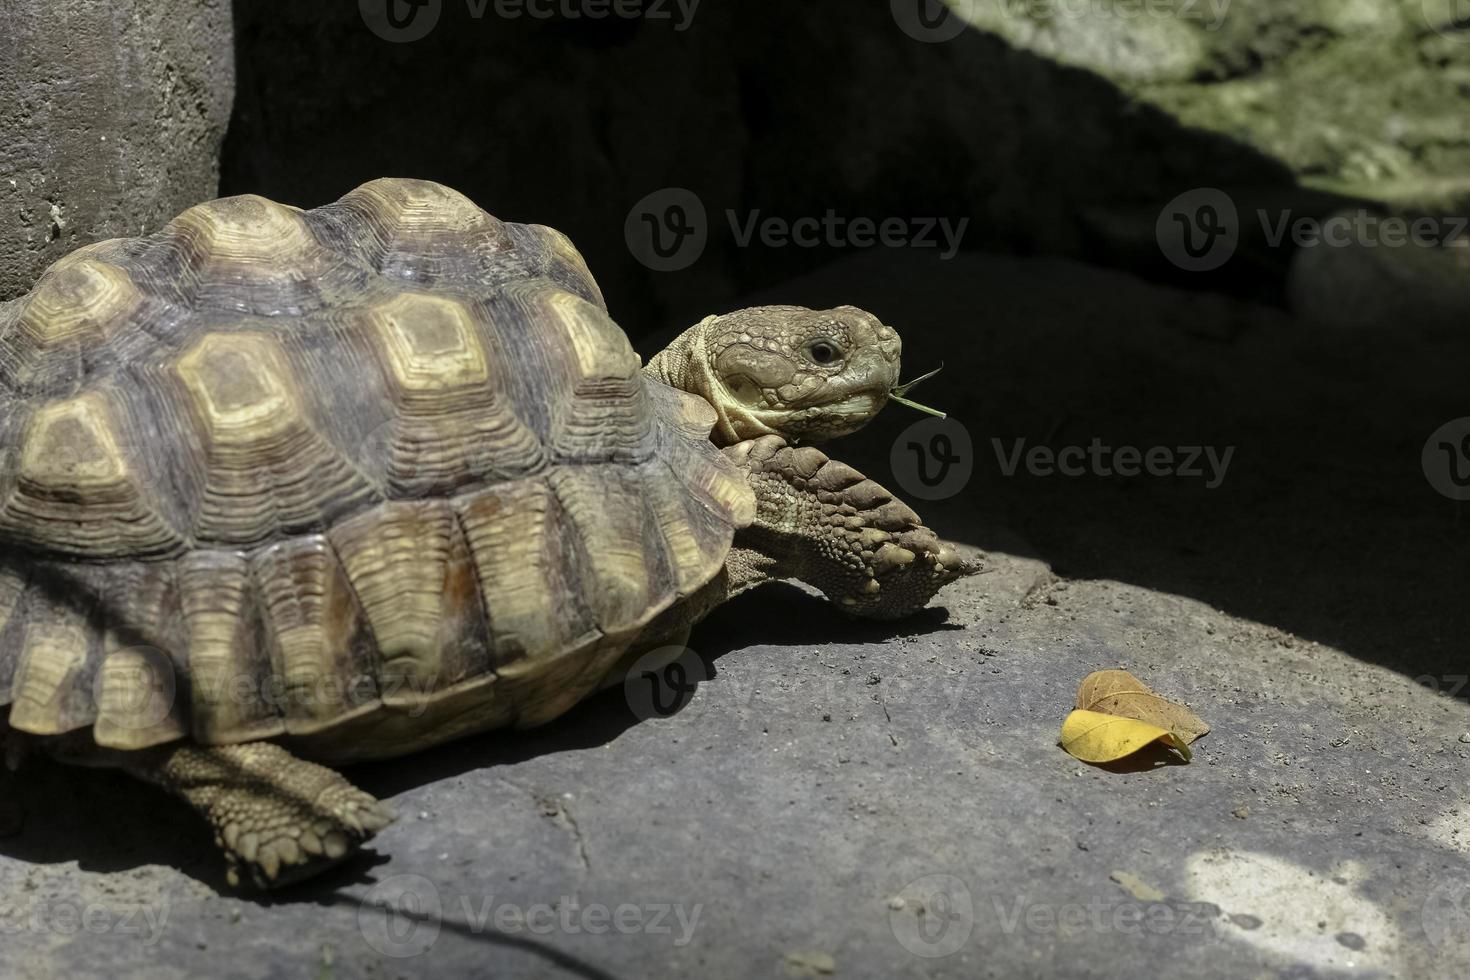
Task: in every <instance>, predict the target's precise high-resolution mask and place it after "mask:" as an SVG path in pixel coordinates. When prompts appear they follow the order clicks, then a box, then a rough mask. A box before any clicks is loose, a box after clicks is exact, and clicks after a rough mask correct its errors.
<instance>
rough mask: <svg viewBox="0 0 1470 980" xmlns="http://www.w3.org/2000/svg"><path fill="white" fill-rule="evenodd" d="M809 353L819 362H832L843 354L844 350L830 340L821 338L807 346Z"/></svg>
mask: <svg viewBox="0 0 1470 980" xmlns="http://www.w3.org/2000/svg"><path fill="white" fill-rule="evenodd" d="M807 353H808V354H810V355H811V357H812V360H814V361H816V362H817V363H818V364H831V363H832V362H833V361H835V360H837V359H838V358H839V357H841V356H842V351H840V350H838V349H837V345H836V344H834V343H832V342H831V341H830V340H819V341H817V342H816V343H814V344H812V345H811V346H810V347H808V348H807Z"/></svg>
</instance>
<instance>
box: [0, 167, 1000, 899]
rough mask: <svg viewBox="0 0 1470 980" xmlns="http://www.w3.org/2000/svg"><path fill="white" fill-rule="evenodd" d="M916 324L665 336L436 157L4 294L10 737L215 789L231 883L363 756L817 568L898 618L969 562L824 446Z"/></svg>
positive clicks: (797, 315)
mask: <svg viewBox="0 0 1470 980" xmlns="http://www.w3.org/2000/svg"><path fill="white" fill-rule="evenodd" d="M899 357H900V341H899V337H898V335H897V333H896V332H895V331H894V330H893V329H892V328H891V327H889V326H886V325H884V324H883V323H882V322H881V321H879V320H878V319H877V318H876V317H874V316H872V315H870V314H868V313H865V312H863V311H861V310H858V309H856V308H853V307H839V308H837V309H833V310H825V311H817V310H809V309H804V308H801V307H794V306H775V307H760V308H754V309H748V310H741V311H737V312H734V313H730V314H727V315H723V316H711V317H708V318H706V319H705V320H703V321H702V322H701V323H699V324H697V325H696V326H694V327H692V328H691V329H689V330H688V331H686V332H685V333H683V334H682V335H681V336H679V337H678V339H677V340H675V341H674V342H673V343H672V344H671V345H670V346H669V347H668V349H667V350H665V351H663V352H662V353H660V354H658V355H657V356H656V357H653V358H652V359H651V360H650V361H649V363H648V364H647V366H644V365H643V364H642V362H641V360H640V358H639V357H638V355H637V354H635V353H634V351H633V349H632V347H631V346H630V344H629V341H628V338H627V337H626V335H625V334H624V333H623V331H622V330H621V329H619V328H618V326H617V325H616V324H615V323H614V322H613V320H612V319H611V318H610V317H609V315H608V312H607V307H606V304H605V303H604V300H603V297H602V293H601V292H600V290H599V288H598V286H597V284H596V282H595V281H594V279H593V277H592V275H591V273H590V272H589V271H588V269H587V266H586V264H585V262H584V260H583V259H582V257H581V256H580V255H579V254H578V252H577V250H576V249H575V248H574V247H573V245H572V243H571V242H570V241H569V240H568V239H567V238H566V237H565V236H564V235H562V234H561V233H559V232H557V231H554V230H553V229H551V228H548V227H544V226H540V225H534V224H516V223H512V222H506V221H501V220H498V219H496V218H494V217H492V216H491V215H490V214H488V213H486V212H485V211H483V210H481V209H480V208H479V207H478V206H476V205H475V204H474V203H473V202H472V201H470V200H469V199H468V198H466V197H465V196H463V195H461V194H459V193H457V192H456V191H453V190H451V189H449V188H447V187H444V186H442V185H439V184H436V183H432V182H428V181H420V180H406V179H382V180H375V181H372V182H370V183H367V184H364V185H363V186H361V187H359V188H357V189H355V190H353V191H352V192H350V193H348V194H347V195H346V196H345V197H343V198H342V199H341V200H339V201H337V202H335V203H333V204H330V205H327V206H324V207H320V208H317V209H315V210H310V211H303V210H300V209H297V208H293V207H289V206H285V205H282V204H277V203H274V202H272V201H270V200H267V199H265V198H263V197H259V196H254V195H245V196H239V197H229V198H223V199H220V200H215V201H210V202H207V203H204V204H200V205H197V206H195V207H193V208H190V209H189V210H187V211H185V212H184V213H183V214H181V215H179V216H178V217H177V218H175V219H174V220H173V221H171V222H169V223H168V224H167V225H166V226H165V227H163V228H162V230H160V231H158V232H157V233H155V234H152V235H148V236H146V237H140V238H133V239H116V240H111V241H105V242H99V243H96V244H93V245H89V246H87V247H84V248H82V249H80V250H78V251H76V252H73V253H72V254H70V255H68V256H66V257H64V258H63V259H61V260H60V261H58V262H57V263H56V264H55V265H54V266H52V267H51V268H50V269H49V270H47V272H46V273H45V274H44V275H43V276H42V277H41V279H40V280H39V281H38V283H37V284H36V286H35V288H34V289H33V290H32V291H31V292H30V293H28V294H27V295H25V296H23V297H21V298H19V299H17V300H14V301H12V302H10V303H7V304H4V305H0V740H3V742H4V750H5V756H6V760H7V763H9V767H10V768H11V769H14V768H15V766H16V765H17V763H18V760H19V759H21V757H22V756H24V755H25V754H27V753H29V752H31V751H39V752H42V753H44V754H47V755H50V756H52V757H55V758H57V759H60V760H62V761H64V762H71V763H77V764H85V765H101V766H110V767H118V768H121V769H124V770H126V771H128V772H129V773H132V774H134V775H136V776H138V777H141V778H142V779H144V780H147V781H149V782H152V783H154V784H157V785H159V786H161V787H163V788H165V789H166V790H169V791H171V792H172V793H173V794H175V795H177V796H179V797H181V798H182V799H183V800H184V801H186V802H187V803H189V804H191V805H192V806H193V808H194V809H195V810H197V811H198V812H199V813H200V814H201V815H202V816H203V817H204V818H205V819H206V820H207V821H208V822H209V824H210V825H211V826H212V828H213V830H214V834H215V840H216V843H217V844H218V846H219V847H220V849H221V850H222V851H223V853H224V855H225V858H226V861H227V872H228V874H227V878H228V881H229V882H230V884H232V885H239V884H241V883H242V872H243V877H244V878H248V880H249V882H252V883H254V884H256V885H258V886H261V887H272V886H276V885H279V884H283V883H285V882H288V881H294V880H299V879H301V878H303V877H307V876H309V875H312V874H315V873H317V872H318V871H320V870H322V869H323V868H325V867H327V866H329V865H331V864H333V863H336V862H338V861H340V860H342V859H344V858H345V857H346V856H347V855H348V854H350V853H351V852H352V851H353V850H354V849H356V848H358V847H359V846H360V845H361V844H362V843H363V842H364V841H366V840H367V839H369V838H371V837H372V836H373V835H374V834H375V833H376V832H377V831H378V830H380V829H381V828H383V827H384V826H385V825H387V824H388V823H389V822H390V821H391V820H392V813H391V811H390V810H389V809H388V808H387V807H386V806H385V805H384V804H382V803H380V802H379V801H377V800H375V799H374V798H373V797H371V796H370V795H368V794H367V793H365V792H363V791H361V790H359V789H357V788H356V787H354V786H353V785H352V784H351V783H350V782H348V781H347V780H346V779H345V778H344V777H343V776H342V775H341V774H340V773H338V772H337V771H336V770H335V769H333V768H329V766H330V765H332V764H339V763H349V762H353V761H356V760H364V759H381V758H388V757H393V756H398V755H402V754H405V753H409V752H414V751H417V750H421V749H424V748H426V747H429V746H433V745H437V744H440V743H443V742H446V741H448V740H451V739H455V738H459V737H461V736H465V735H468V734H471V733H475V732H481V731H485V730H489V729H494V728H507V727H509V728H525V727H528V726H533V725H539V724H541V723H544V722H547V721H549V720H551V719H553V718H556V717H557V716H559V715H561V714H562V713H563V712H565V711H567V710H568V709H569V708H570V707H572V706H573V705H574V704H576V703H577V702H578V701H579V700H581V699H583V698H584V697H586V696H587V695H589V694H590V693H592V692H594V691H596V690H598V689H599V688H600V687H602V686H605V685H607V684H609V683H614V682H616V681H617V680H618V678H619V677H620V673H619V672H620V671H626V670H627V668H628V666H629V665H630V664H631V663H633V661H634V660H635V659H636V658H637V657H638V656H640V655H642V654H643V653H644V652H646V651H649V650H654V649H658V648H662V647H666V646H668V645H670V644H679V643H681V642H683V641H684V640H685V639H687V637H688V633H689V630H690V628H691V627H692V626H693V624H694V623H696V622H697V621H698V620H699V619H700V618H701V617H702V616H704V615H705V614H706V613H708V612H709V611H710V610H711V609H713V608H714V607H715V606H716V605H718V604H719V603H720V602H722V601H724V600H725V599H727V598H729V597H730V596H733V595H736V594H738V593H741V592H743V591H745V590H747V589H749V588H751V587H753V586H755V585H758V584H760V583H762V582H765V581H769V580H774V579H781V578H788V579H797V580H801V581H804V582H806V583H809V584H810V585H812V586H815V587H817V588H818V589H820V590H821V591H822V592H823V593H825V594H826V596H828V597H829V598H830V599H832V600H833V601H835V602H836V603H838V604H839V605H840V606H841V608H843V609H844V610H846V611H847V612H849V613H852V614H854V615H857V616H860V617H873V618H896V617H901V616H904V615H907V614H910V613H912V612H914V611H916V610H918V609H920V608H922V607H923V606H924V605H926V604H927V603H928V601H929V600H930V599H931V598H932V597H933V596H934V595H935V593H936V592H937V591H938V589H939V588H940V587H941V586H943V585H945V584H946V583H948V582H951V581H953V580H955V579H956V578H959V577H960V576H962V575H964V574H967V573H969V572H971V571H973V570H974V569H973V568H972V567H971V566H970V565H969V564H968V563H966V562H963V561H961V559H960V558H959V556H958V555H957V553H956V552H955V551H954V549H953V548H952V547H950V546H948V545H946V544H944V543H942V542H941V541H940V540H939V539H938V538H937V537H936V535H935V534H934V533H933V532H932V531H931V530H929V529H928V528H927V527H925V526H924V525H923V524H922V523H921V522H920V520H919V518H918V516H917V515H916V514H914V512H913V511H912V510H910V509H909V508H908V507H907V506H905V505H904V504H903V503H901V502H899V501H898V500H896V499H894V497H893V496H892V495H891V494H889V493H888V492H887V491H885V490H884V489H882V488H881V487H880V486H879V485H878V484H876V483H874V482H873V481H871V480H868V479H866V478H864V477H863V475H862V474H860V473H858V472H857V471H855V470H854V469H852V468H850V467H848V466H846V465H844V464H842V463H840V462H837V461H834V460H831V459H829V458H828V457H827V456H826V455H824V454H823V453H822V452H821V450H819V449H817V448H816V447H815V446H812V445H809V443H814V442H821V441H824V440H826V439H830V438H833V437H836V436H840V435H843V434H846V433H849V432H852V431H854V430H856V429H858V428H859V427H861V426H862V425H863V424H864V423H866V422H867V421H868V420H869V419H871V418H872V417H873V416H874V414H876V413H877V412H878V410H879V409H880V408H882V407H883V405H884V403H885V400H886V398H887V396H888V394H889V393H890V391H891V390H892V389H893V388H894V386H895V383H896V382H897V379H898V373H897V372H898V367H899Z"/></svg>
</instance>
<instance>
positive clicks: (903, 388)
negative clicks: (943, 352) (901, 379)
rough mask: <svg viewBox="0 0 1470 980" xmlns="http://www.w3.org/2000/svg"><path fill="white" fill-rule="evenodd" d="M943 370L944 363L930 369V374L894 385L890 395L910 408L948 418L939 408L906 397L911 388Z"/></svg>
mask: <svg viewBox="0 0 1470 980" xmlns="http://www.w3.org/2000/svg"><path fill="white" fill-rule="evenodd" d="M943 370H944V365H943V364H940V365H939V367H937V368H935V369H934V370H932V371H930V372H929V373H928V374H921V375H919V376H918V377H917V378H915V379H914V380H912V381H909V382H906V383H904V384H901V385H894V386H893V387H892V388H890V389H888V397H889V398H891V399H892V400H893V401H896V402H898V403H899V404H900V405H906V406H907V407H909V408H912V409H917V410H918V411H920V412H923V413H925V414H926V415H932V416H934V417H935V418H939V419H942V418H948V417H949V416H948V415H946V414H945V413H944V412H941V411H939V410H938V409H934V408H930V407H929V406H928V405H920V404H919V403H918V402H916V401H910V400H909V399H907V398H905V397H904V396H905V395H907V394H908V393H909V389H910V388H913V387H915V386H917V385H918V384H919V382H921V381H928V380H929V379H930V378H932V377H934V376H935V375H936V374H938V373H939V372H940V371H943Z"/></svg>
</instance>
